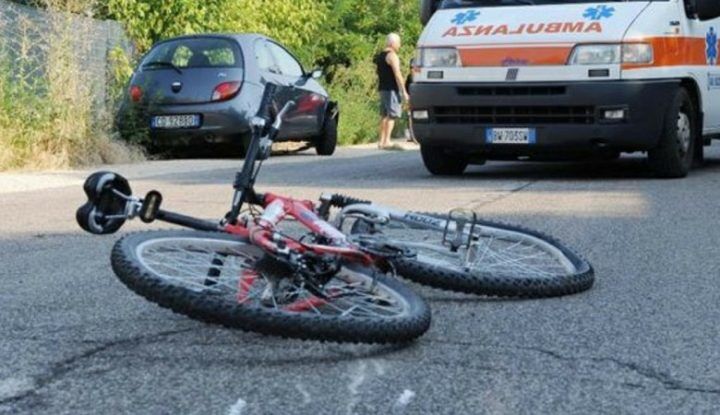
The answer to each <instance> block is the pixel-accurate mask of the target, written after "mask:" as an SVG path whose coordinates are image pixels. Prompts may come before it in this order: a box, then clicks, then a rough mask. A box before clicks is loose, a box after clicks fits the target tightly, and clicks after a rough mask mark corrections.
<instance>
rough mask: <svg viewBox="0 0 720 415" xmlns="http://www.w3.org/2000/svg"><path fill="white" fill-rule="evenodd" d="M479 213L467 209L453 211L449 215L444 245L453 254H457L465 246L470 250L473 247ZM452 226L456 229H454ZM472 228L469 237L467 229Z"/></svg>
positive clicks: (444, 234)
mask: <svg viewBox="0 0 720 415" xmlns="http://www.w3.org/2000/svg"><path fill="white" fill-rule="evenodd" d="M477 223H478V216H477V213H475V212H473V211H471V210H467V209H453V210H451V211H450V213H448V219H447V222H446V224H445V231H444V232H443V245H446V246H449V247H450V250H451V251H452V252H457V251H458V250H459V249H460V248H462V247H463V246H467V248H468V250H469V249H470V246H471V245H472V242H473V238H474V235H475V228H476V227H477ZM452 224H454V225H455V228H454V229H452V226H451V225H452ZM468 225H469V226H470V228H469V229H468V233H467V235H465V232H464V231H465V228H466V227H467V226H468Z"/></svg>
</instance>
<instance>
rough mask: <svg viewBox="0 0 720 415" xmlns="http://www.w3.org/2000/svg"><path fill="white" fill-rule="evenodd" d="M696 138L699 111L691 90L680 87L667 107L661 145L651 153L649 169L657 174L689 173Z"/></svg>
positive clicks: (670, 176)
mask: <svg viewBox="0 0 720 415" xmlns="http://www.w3.org/2000/svg"><path fill="white" fill-rule="evenodd" d="M697 137H698V130H697V110H696V109H695V105H694V104H693V101H692V99H690V95H689V94H688V92H687V91H686V90H685V89H684V88H680V89H678V91H677V92H676V93H675V97H674V99H673V100H672V104H671V105H670V108H668V112H667V115H666V116H665V125H664V126H663V130H662V135H661V136H660V141H659V142H658V146H657V147H656V148H654V149H652V150H650V151H649V152H648V160H649V162H650V168H651V169H652V172H653V173H654V174H655V176H656V177H662V178H680V177H685V176H687V175H688V173H689V172H690V169H691V168H692V165H693V156H694V155H695V153H696V151H695V146H696V145H698V140H697Z"/></svg>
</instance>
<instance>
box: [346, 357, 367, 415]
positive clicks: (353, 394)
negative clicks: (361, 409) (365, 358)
mask: <svg viewBox="0 0 720 415" xmlns="http://www.w3.org/2000/svg"><path fill="white" fill-rule="evenodd" d="M367 366H368V365H367V363H366V362H359V363H358V364H357V366H356V368H355V369H354V370H353V371H352V373H351V374H350V383H349V384H348V386H347V389H348V392H350V402H348V406H347V413H348V415H352V414H354V413H355V406H356V405H357V404H358V403H359V402H360V398H359V396H358V395H359V394H360V386H362V384H363V383H365V379H366V378H367V376H366V372H367Z"/></svg>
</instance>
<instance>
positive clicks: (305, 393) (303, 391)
mask: <svg viewBox="0 0 720 415" xmlns="http://www.w3.org/2000/svg"><path fill="white" fill-rule="evenodd" d="M295 389H297V391H298V392H300V394H301V395H302V397H303V405H308V404H310V402H312V396H310V392H308V391H307V389H305V386H303V385H302V384H300V383H297V384H295Z"/></svg>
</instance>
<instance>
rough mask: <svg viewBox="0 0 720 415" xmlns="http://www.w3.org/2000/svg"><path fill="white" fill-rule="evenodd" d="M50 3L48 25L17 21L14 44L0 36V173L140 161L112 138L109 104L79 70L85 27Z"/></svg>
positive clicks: (135, 150)
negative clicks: (42, 25) (4, 171)
mask: <svg viewBox="0 0 720 415" xmlns="http://www.w3.org/2000/svg"><path fill="white" fill-rule="evenodd" d="M53 6H55V5H54V4H52V2H50V3H49V4H48V9H49V10H52V11H53V12H54V13H53V16H54V17H53V19H52V23H51V27H35V26H34V25H33V23H32V22H30V21H21V22H19V27H21V29H22V30H21V33H20V36H19V39H17V40H16V42H15V43H13V44H10V43H9V41H8V40H7V39H0V170H16V169H27V170H39V169H62V168H69V167H75V166H83V165H92V164H100V163H122V162H133V161H138V160H142V159H143V157H144V156H143V153H142V151H141V150H140V149H139V148H137V147H133V146H129V145H126V144H124V143H122V142H120V141H119V140H117V139H116V138H115V137H113V133H112V116H111V114H112V109H113V106H114V105H113V102H112V100H105V99H104V98H99V96H101V94H99V93H98V91H99V89H98V85H97V84H96V83H94V82H92V81H91V80H89V77H88V75H87V74H86V73H85V71H83V64H82V57H83V56H88V54H90V53H91V51H90V50H89V46H88V45H87V42H79V41H78V39H82V36H88V35H89V30H88V28H87V27H83V25H82V23H81V22H82V21H81V20H79V19H73V18H72V16H71V15H70V14H66V13H63V10H64V9H59V8H54V7H53ZM43 32H45V33H43ZM83 32H84V33H83ZM48 33H50V34H51V35H48ZM38 39H43V40H42V41H38ZM83 48H86V49H85V50H83Z"/></svg>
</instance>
